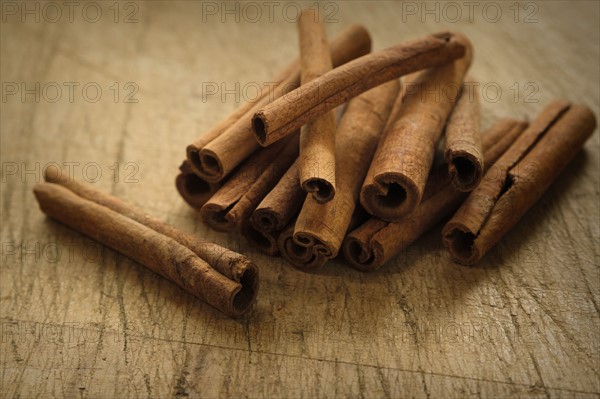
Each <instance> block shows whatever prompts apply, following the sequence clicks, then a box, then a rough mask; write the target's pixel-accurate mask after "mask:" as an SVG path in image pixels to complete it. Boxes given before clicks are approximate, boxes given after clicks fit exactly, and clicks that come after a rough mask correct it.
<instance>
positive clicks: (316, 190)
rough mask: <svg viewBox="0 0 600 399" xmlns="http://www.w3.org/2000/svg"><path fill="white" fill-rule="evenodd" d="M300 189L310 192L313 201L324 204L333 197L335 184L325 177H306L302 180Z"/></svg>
mask: <svg viewBox="0 0 600 399" xmlns="http://www.w3.org/2000/svg"><path fill="white" fill-rule="evenodd" d="M302 190H304V191H306V192H307V193H309V194H312V196H313V198H314V199H315V201H317V202H318V203H320V204H325V203H327V202H329V201H331V200H332V199H333V197H335V186H334V185H333V184H331V182H329V181H327V180H325V179H319V178H312V179H307V180H306V181H304V182H302Z"/></svg>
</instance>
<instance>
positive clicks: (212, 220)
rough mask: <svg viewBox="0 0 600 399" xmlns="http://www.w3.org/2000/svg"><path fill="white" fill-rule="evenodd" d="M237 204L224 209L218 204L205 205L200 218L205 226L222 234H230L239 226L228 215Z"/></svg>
mask: <svg viewBox="0 0 600 399" xmlns="http://www.w3.org/2000/svg"><path fill="white" fill-rule="evenodd" d="M234 205H235V204H233V205H231V206H229V207H227V208H223V207H222V206H219V205H217V204H210V203H208V204H204V205H203V206H202V208H201V209H200V216H201V217H202V221H203V222H204V224H206V225H207V226H209V227H210V228H212V229H214V230H216V231H220V232H224V233H227V232H230V231H233V230H235V228H236V226H237V224H236V223H235V220H233V219H232V218H231V217H229V215H228V213H229V211H230V210H231V208H233V206H234Z"/></svg>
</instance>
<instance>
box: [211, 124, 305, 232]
mask: <svg viewBox="0 0 600 399" xmlns="http://www.w3.org/2000/svg"><path fill="white" fill-rule="evenodd" d="M297 156H298V134H296V135H293V136H290V137H289V139H287V140H285V141H282V142H281V143H276V145H273V146H271V147H269V148H265V149H261V150H260V151H258V152H256V153H255V154H254V155H252V156H251V157H250V158H248V159H247V160H246V161H245V162H244V163H243V164H242V165H241V166H240V168H239V169H238V170H237V171H236V172H235V173H234V174H233V175H232V176H231V177H230V178H229V179H228V180H227V182H226V183H225V184H224V185H223V187H221V188H220V189H219V191H217V193H216V194H215V195H213V196H212V197H211V199H210V200H209V201H208V202H206V203H205V204H204V206H202V208H201V209H200V215H201V216H202V220H203V221H204V223H205V224H206V225H208V226H210V227H211V228H213V229H215V230H217V231H224V232H227V231H233V230H235V229H236V228H238V227H240V226H241V224H242V222H243V221H244V220H245V219H248V218H249V217H250V214H251V213H252V211H253V210H254V209H255V208H256V206H257V205H258V204H259V203H260V201H262V199H263V198H264V197H265V196H266V195H267V194H268V193H269V191H270V190H271V189H272V188H273V187H274V186H275V184H276V183H277V181H278V180H279V178H280V177H281V176H282V175H283V174H284V173H285V171H286V170H287V169H288V167H289V166H290V164H291V163H292V162H293V161H294V159H296V157H297Z"/></svg>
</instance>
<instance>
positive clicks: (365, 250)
mask: <svg viewBox="0 0 600 399" xmlns="http://www.w3.org/2000/svg"><path fill="white" fill-rule="evenodd" d="M342 251H343V253H344V257H345V258H346V260H347V261H348V262H350V266H351V267H352V268H354V269H356V270H360V271H362V272H368V271H371V270H374V269H376V267H375V263H374V262H375V255H374V254H373V252H372V251H371V250H370V249H369V245H368V244H367V243H365V242H362V241H361V240H359V239H358V238H356V237H352V236H348V237H346V240H345V241H344V245H343V246H342Z"/></svg>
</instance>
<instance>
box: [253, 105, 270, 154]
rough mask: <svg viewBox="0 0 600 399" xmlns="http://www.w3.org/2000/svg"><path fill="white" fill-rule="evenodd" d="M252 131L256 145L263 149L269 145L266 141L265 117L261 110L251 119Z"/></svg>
mask: <svg viewBox="0 0 600 399" xmlns="http://www.w3.org/2000/svg"><path fill="white" fill-rule="evenodd" d="M252 130H253V131H254V135H255V137H256V140H257V141H258V144H260V145H261V146H263V147H266V146H268V145H269V144H271V143H270V142H268V141H267V122H266V120H265V115H264V113H263V112H262V110H259V111H258V112H257V113H255V114H254V116H253V117H252Z"/></svg>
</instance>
